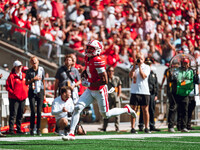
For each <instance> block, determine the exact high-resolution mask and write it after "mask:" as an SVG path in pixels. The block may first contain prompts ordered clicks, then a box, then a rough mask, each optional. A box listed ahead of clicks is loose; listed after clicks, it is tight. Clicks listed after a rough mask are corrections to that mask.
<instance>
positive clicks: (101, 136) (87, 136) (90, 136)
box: [0, 133, 200, 142]
mask: <svg viewBox="0 0 200 150" xmlns="http://www.w3.org/2000/svg"><path fill="white" fill-rule="evenodd" d="M185 136H194V137H200V134H199V133H180V134H120V135H82V136H76V139H120V138H122V139H123V138H131V139H137V138H148V137H149V138H150V137H151V138H152V137H159V138H170V137H185ZM31 140H62V136H56V137H55V136H51V137H5V138H0V142H1V141H10V142H14V141H19V142H20V141H21V142H23V141H31Z"/></svg>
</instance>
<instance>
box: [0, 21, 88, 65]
mask: <svg viewBox="0 0 200 150" xmlns="http://www.w3.org/2000/svg"><path fill="white" fill-rule="evenodd" d="M21 31H23V34H22V33H21ZM0 39H1V40H2V41H6V42H7V43H9V44H11V45H14V46H15V47H17V48H20V49H23V50H24V53H31V54H34V55H36V56H38V57H41V58H44V59H46V60H48V61H50V62H54V63H56V64H58V65H59V66H61V65H62V64H63V57H64V56H65V55H66V54H70V53H76V55H77V57H84V56H83V54H81V53H79V52H78V51H75V50H73V49H72V48H70V47H68V46H66V45H58V44H57V43H55V42H53V41H50V40H48V39H46V38H45V37H43V36H39V35H37V34H34V33H32V32H31V31H30V30H27V29H25V28H21V27H19V26H17V25H16V24H14V23H11V22H9V21H7V20H4V19H0ZM40 43H48V44H50V45H51V48H52V49H51V50H52V51H51V53H50V50H49V49H48V48H46V47H45V46H44V45H43V44H40ZM48 53H50V55H49V56H50V57H48ZM77 60H79V59H77Z"/></svg>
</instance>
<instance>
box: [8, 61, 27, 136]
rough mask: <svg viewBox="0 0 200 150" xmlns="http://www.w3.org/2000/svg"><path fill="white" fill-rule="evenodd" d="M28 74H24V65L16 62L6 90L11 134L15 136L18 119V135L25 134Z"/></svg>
mask: <svg viewBox="0 0 200 150" xmlns="http://www.w3.org/2000/svg"><path fill="white" fill-rule="evenodd" d="M25 77H26V74H25V73H23V72H22V63H21V62H20V61H19V60H16V61H15V62H14V63H13V69H12V71H11V73H10V75H9V77H8V79H7V80H6V90H7V91H8V98H9V112H10V118H9V127H10V129H9V131H10V132H9V133H10V134H15V132H14V124H15V118H16V124H17V133H18V134H23V132H22V131H21V123H22V117H23V113H24V108H25V100H26V98H27V97H28V86H27V85H26V83H25Z"/></svg>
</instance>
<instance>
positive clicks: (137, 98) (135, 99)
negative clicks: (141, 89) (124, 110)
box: [130, 94, 150, 106]
mask: <svg viewBox="0 0 200 150" xmlns="http://www.w3.org/2000/svg"><path fill="white" fill-rule="evenodd" d="M149 101H150V95H143V94H131V98H130V105H134V106H138V105H140V106H145V105H149Z"/></svg>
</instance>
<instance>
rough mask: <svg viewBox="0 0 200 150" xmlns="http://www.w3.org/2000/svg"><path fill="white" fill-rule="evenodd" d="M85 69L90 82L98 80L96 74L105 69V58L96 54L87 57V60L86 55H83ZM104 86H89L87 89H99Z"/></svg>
mask: <svg viewBox="0 0 200 150" xmlns="http://www.w3.org/2000/svg"><path fill="white" fill-rule="evenodd" d="M85 69H86V71H87V74H88V81H89V82H90V83H93V82H97V81H99V80H100V78H99V75H98V74H99V73H103V72H105V71H106V64H105V60H104V59H103V58H101V57H100V56H96V57H93V58H89V61H88V57H87V56H86V57H85ZM104 86H105V85H103V86H100V87H89V89H90V90H100V89H102V88H103V87H104Z"/></svg>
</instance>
